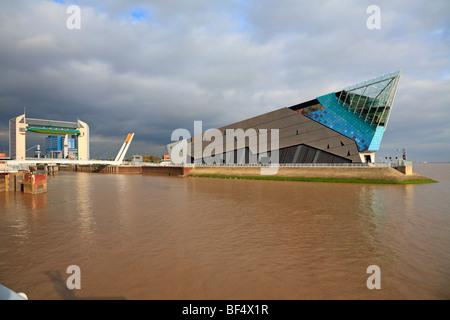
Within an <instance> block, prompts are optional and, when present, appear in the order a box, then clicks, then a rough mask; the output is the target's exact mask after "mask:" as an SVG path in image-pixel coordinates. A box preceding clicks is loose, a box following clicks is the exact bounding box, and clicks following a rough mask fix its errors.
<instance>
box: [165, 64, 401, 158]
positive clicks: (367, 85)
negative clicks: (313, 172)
mask: <svg viewBox="0 0 450 320" xmlns="http://www.w3.org/2000/svg"><path fill="white" fill-rule="evenodd" d="M400 77H401V71H397V72H393V73H390V74H386V75H383V76H380V77H377V78H374V79H370V80H367V81H364V82H361V83H357V84H355V85H352V86H350V87H346V88H344V89H342V90H341V91H338V92H332V93H329V94H326V95H323V96H321V97H317V98H316V99H313V100H310V101H306V102H303V103H300V104H297V105H294V106H291V107H285V108H281V109H278V110H275V111H272V112H269V113H266V114H262V115H259V116H256V117H253V118H250V119H247V120H243V121H240V122H237V123H234V124H230V125H228V126H225V127H222V128H219V129H218V130H219V131H220V133H221V135H222V141H221V142H222V143H223V149H220V148H218V151H217V150H216V151H215V152H212V153H211V156H212V157H205V156H204V154H205V153H204V152H203V153H202V152H198V150H203V151H204V150H206V149H205V148H207V147H208V144H210V143H211V142H209V141H205V139H204V135H203V134H201V135H196V136H194V137H192V138H190V139H187V148H186V152H185V154H184V155H181V156H183V157H184V160H185V161H184V162H185V163H207V164H212V163H255V161H256V163H260V162H261V160H262V159H263V157H266V156H268V155H270V151H272V152H273V151H274V147H273V145H276V144H273V143H272V141H271V135H270V134H267V140H268V145H269V146H272V147H269V150H262V149H261V148H260V144H259V142H258V143H257V142H255V141H257V139H252V135H256V136H258V135H260V134H261V132H264V129H267V132H270V131H271V130H272V129H278V130H279V131H278V132H279V136H278V143H277V144H278V146H277V148H276V149H277V150H278V152H279V153H278V162H279V163H366V162H374V160H375V152H376V151H378V149H379V148H380V143H381V140H382V137H383V134H384V132H385V130H386V127H387V124H388V122H389V116H390V113H391V109H392V106H393V103H394V98H395V95H396V92H397V86H398V82H399V79H400ZM233 129H234V130H235V131H236V130H237V129H242V130H243V131H244V132H245V133H246V137H245V138H244V140H245V141H240V143H239V141H237V140H238V138H237V136H236V137H235V138H234V140H235V143H233V144H231V145H230V143H228V144H227V143H226V141H228V142H229V141H230V140H229V139H230V137H228V138H227V136H226V135H227V133H228V134H230V133H233ZM240 138H241V139H242V135H241V136H240ZM253 138H256V137H253ZM216 142H217V141H216ZM179 143H180V141H177V142H174V143H171V144H169V145H168V146H167V148H168V151H169V154H171V155H172V158H174V157H173V154H172V151H173V150H172V149H177V152H179V151H178V150H179V148H175V146H177V145H178V144H179ZM216 149H217V148H216ZM196 150H197V152H196ZM265 151H269V153H268V154H267V153H265ZM212 159H214V160H212ZM255 159H256V160H255Z"/></svg>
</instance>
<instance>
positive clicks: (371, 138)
mask: <svg viewBox="0 0 450 320" xmlns="http://www.w3.org/2000/svg"><path fill="white" fill-rule="evenodd" d="M400 76H401V71H397V72H393V73H390V74H387V75H383V76H381V77H377V78H374V79H371V80H367V81H364V82H361V83H358V84H355V85H353V86H350V87H347V88H344V89H343V90H342V91H340V92H337V93H330V94H327V95H324V96H321V97H318V98H317V99H316V100H317V101H318V102H319V103H320V104H321V105H322V106H323V108H322V110H320V108H317V106H312V107H313V108H314V109H316V110H315V111H312V112H303V110H305V111H307V110H308V109H309V108H311V107H306V108H304V109H301V110H298V111H299V113H302V114H304V115H305V116H307V117H308V118H310V119H312V120H314V121H317V122H319V123H321V124H323V125H325V126H327V127H328V128H330V129H333V130H335V131H337V132H339V133H341V134H343V135H344V136H346V137H349V138H350V139H353V140H354V141H355V142H356V144H357V146H358V149H359V151H360V152H365V151H378V149H379V148H380V143H381V139H382V138H383V134H384V131H385V128H386V125H387V122H388V120H389V115H390V112H391V107H392V105H393V103H394V98H395V94H396V92H397V86H398V81H399V79H400Z"/></svg>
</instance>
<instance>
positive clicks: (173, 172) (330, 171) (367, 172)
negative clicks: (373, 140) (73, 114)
mask: <svg viewBox="0 0 450 320" xmlns="http://www.w3.org/2000/svg"><path fill="white" fill-rule="evenodd" d="M262 168H264V167H257V166H139V165H135V166H131V165H122V166H103V165H102V166H99V165H91V166H65V167H60V168H59V170H60V171H76V172H91V173H104V174H145V175H163V176H181V177H203V178H225V179H252V180H278V181H315V182H352V183H382V184H416V183H432V182H437V181H435V180H432V179H430V178H428V177H425V176H422V175H420V174H417V173H414V172H412V169H411V167H408V169H409V170H408V171H407V172H408V173H407V174H405V173H403V172H401V171H399V170H397V169H394V168H390V167H376V166H373V167H372V166H368V167H357V166H348V167H346V166H335V167H327V166H323V167H321V166H311V167H308V166H299V167H278V170H277V172H276V174H273V175H262V174H261V169H262ZM266 169H267V167H266ZM272 169H275V168H272ZM404 172H406V171H404Z"/></svg>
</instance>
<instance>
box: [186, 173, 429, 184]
mask: <svg viewBox="0 0 450 320" xmlns="http://www.w3.org/2000/svg"><path fill="white" fill-rule="evenodd" d="M188 176H189V177H198V178H222V179H247V180H272V181H309V182H341V183H342V182H344V183H377V184H419V183H434V182H437V181H435V180H432V179H427V180H418V179H416V180H406V181H396V180H386V179H362V178H348V179H345V178H307V177H280V176H237V175H220V174H190V175H188Z"/></svg>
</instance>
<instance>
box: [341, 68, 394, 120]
mask: <svg viewBox="0 0 450 320" xmlns="http://www.w3.org/2000/svg"><path fill="white" fill-rule="evenodd" d="M400 76H401V71H397V72H392V73H390V74H387V75H383V76H381V77H377V78H374V79H370V80H367V81H364V82H360V83H357V84H355V85H353V86H350V87H347V88H344V90H342V91H341V92H340V93H339V102H340V103H342V104H343V105H344V106H345V107H347V109H348V110H349V111H352V112H353V113H354V114H357V115H358V117H359V118H362V119H364V121H365V122H369V123H370V125H373V126H375V127H378V126H382V127H385V126H386V125H387V122H388V119H389V114H390V112H391V107H392V105H393V103H394V97H395V93H396V92H397V86H398V81H399V80H400Z"/></svg>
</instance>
